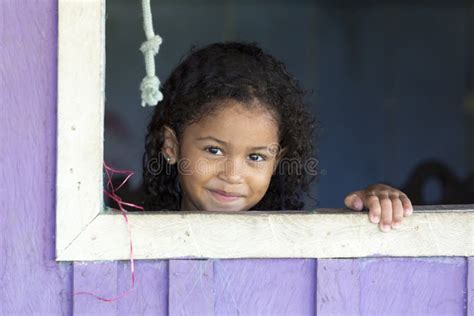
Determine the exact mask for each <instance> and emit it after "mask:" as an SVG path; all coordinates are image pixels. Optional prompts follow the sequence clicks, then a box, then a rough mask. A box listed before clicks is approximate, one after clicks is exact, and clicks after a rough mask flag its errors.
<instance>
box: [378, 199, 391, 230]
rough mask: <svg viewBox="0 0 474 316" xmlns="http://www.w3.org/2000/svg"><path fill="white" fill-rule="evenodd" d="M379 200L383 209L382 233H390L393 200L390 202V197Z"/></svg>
mask: <svg viewBox="0 0 474 316" xmlns="http://www.w3.org/2000/svg"><path fill="white" fill-rule="evenodd" d="M379 200H380V206H381V207H382V218H381V219H382V220H381V221H380V224H379V227H380V229H381V230H382V231H384V232H388V231H389V230H390V225H391V224H392V200H390V198H389V197H388V195H384V196H380V197H379Z"/></svg>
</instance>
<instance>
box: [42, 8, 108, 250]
mask: <svg viewBox="0 0 474 316" xmlns="http://www.w3.org/2000/svg"><path fill="white" fill-rule="evenodd" d="M104 56H105V0H95V1H77V0H59V1H58V91H57V94H58V95H57V98H58V101H57V102H58V107H57V129H58V132H57V163H56V172H57V180H56V181H57V184H56V192H57V195H56V198H57V201H56V208H57V216H56V221H57V224H56V238H57V239H56V245H57V247H56V251H57V254H58V255H60V254H61V252H62V251H63V250H64V249H65V248H66V247H67V246H68V245H69V244H70V243H71V242H72V241H73V240H74V238H75V237H76V236H78V235H79V234H80V233H81V232H82V231H83V230H84V229H85V228H86V227H87V225H88V224H89V223H90V222H91V221H92V220H93V219H94V217H95V216H96V215H97V214H98V213H99V212H100V211H101V210H102V209H103V203H102V200H103V183H102V163H103V155H104V153H103V144H104V139H103V134H104V77H105V75H104V72H105V58H104ZM51 113H54V112H51ZM53 126H54V125H53Z"/></svg>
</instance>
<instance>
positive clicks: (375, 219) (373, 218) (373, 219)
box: [372, 216, 380, 223]
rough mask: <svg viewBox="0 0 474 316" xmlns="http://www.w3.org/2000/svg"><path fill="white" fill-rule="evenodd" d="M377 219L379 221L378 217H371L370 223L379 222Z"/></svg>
mask: <svg viewBox="0 0 474 316" xmlns="http://www.w3.org/2000/svg"><path fill="white" fill-rule="evenodd" d="M379 219H380V217H378V216H373V217H372V221H373V222H374V223H378V222H379Z"/></svg>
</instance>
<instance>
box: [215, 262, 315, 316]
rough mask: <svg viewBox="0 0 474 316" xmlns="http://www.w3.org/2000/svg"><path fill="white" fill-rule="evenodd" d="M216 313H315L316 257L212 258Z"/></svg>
mask: <svg viewBox="0 0 474 316" xmlns="http://www.w3.org/2000/svg"><path fill="white" fill-rule="evenodd" d="M214 271H215V276H214V283H215V292H216V302H215V304H216V305H215V314H216V315H315V295H316V294H315V291H316V260H314V259H254V260H215V261H214Z"/></svg>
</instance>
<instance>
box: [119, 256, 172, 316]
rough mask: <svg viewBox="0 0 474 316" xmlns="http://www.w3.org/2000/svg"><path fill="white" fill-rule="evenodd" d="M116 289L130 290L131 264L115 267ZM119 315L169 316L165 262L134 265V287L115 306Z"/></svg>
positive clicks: (166, 267) (120, 264)
mask: <svg viewBox="0 0 474 316" xmlns="http://www.w3.org/2000/svg"><path fill="white" fill-rule="evenodd" d="M117 280H118V281H117V282H118V289H119V291H118V292H119V293H123V292H124V291H127V290H128V289H129V288H130V263H129V262H128V261H120V262H119V263H118V279H117ZM117 304H118V309H117V314H119V315H167V314H168V260H153V261H151V260H146V261H135V287H134V289H133V290H132V292H130V294H129V295H127V296H125V297H124V298H123V299H121V300H119V301H118V302H117Z"/></svg>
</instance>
